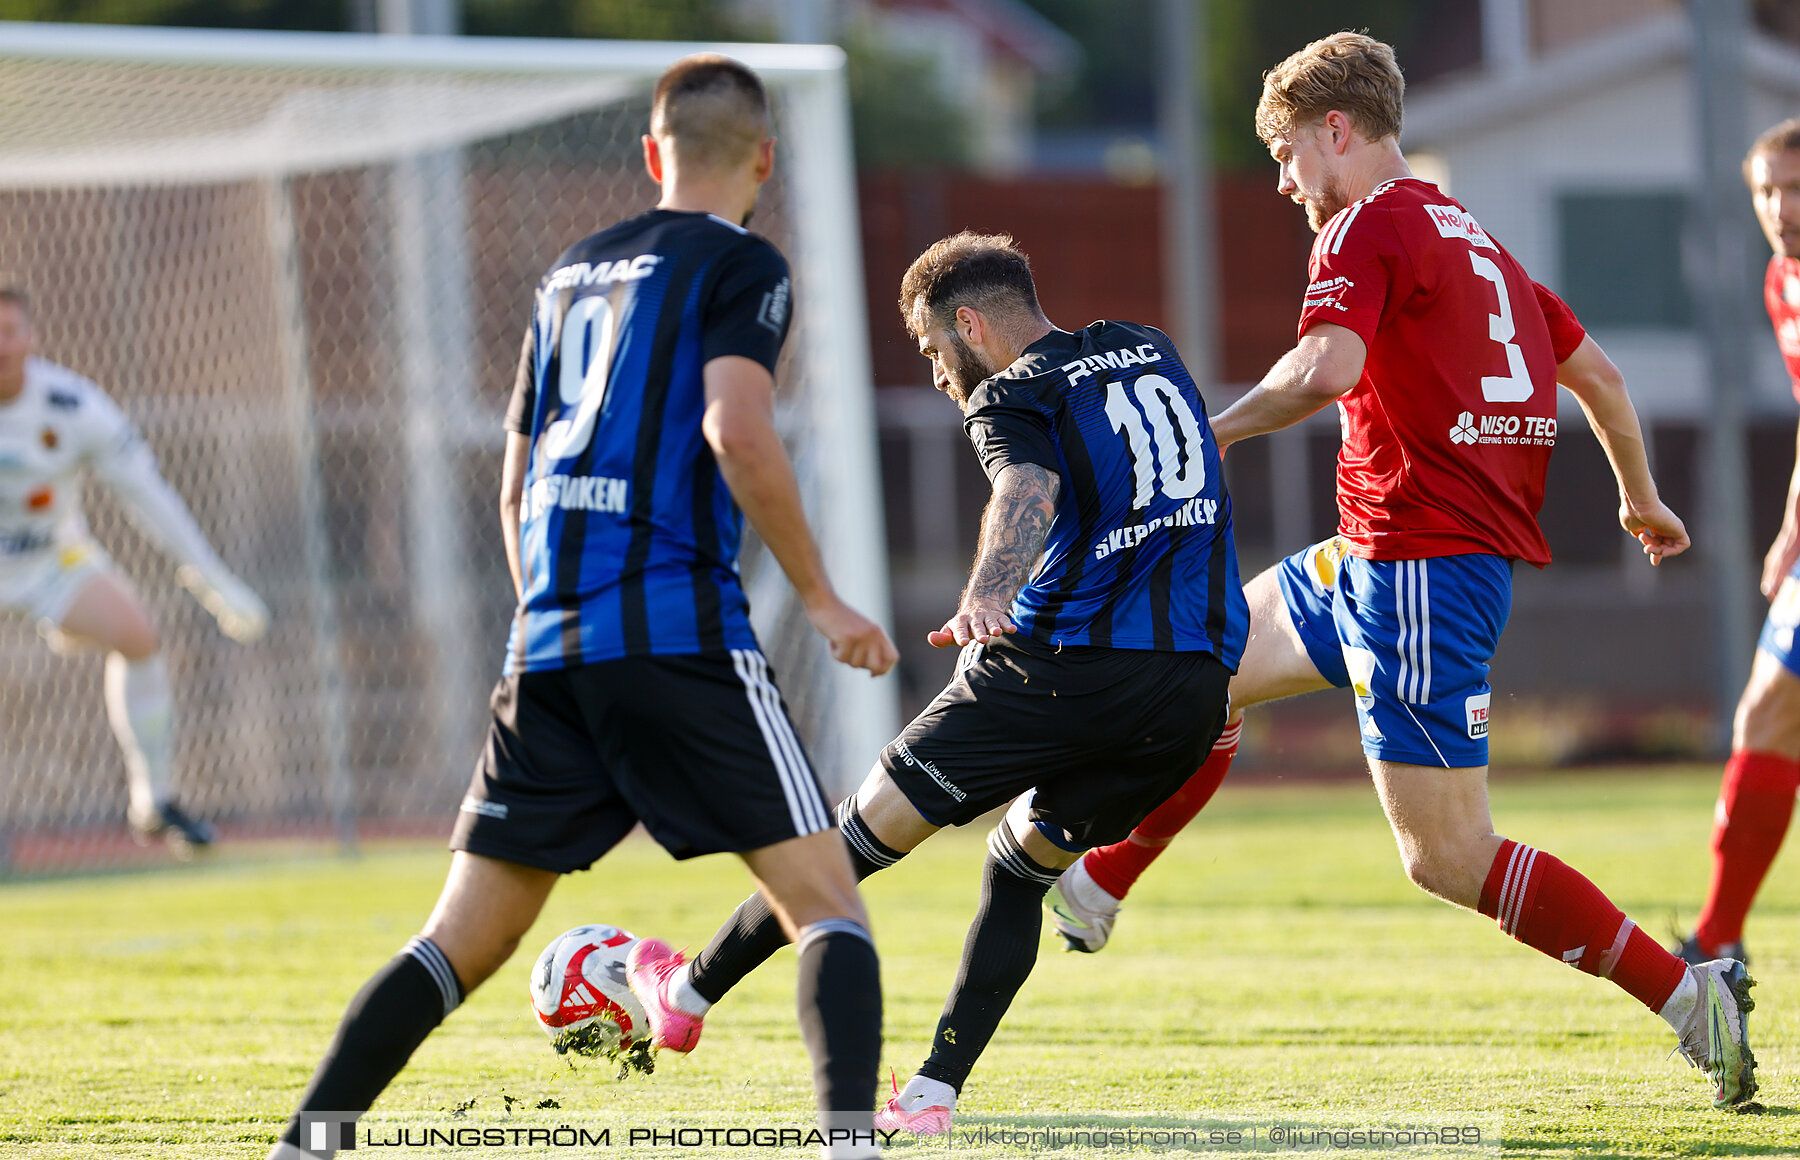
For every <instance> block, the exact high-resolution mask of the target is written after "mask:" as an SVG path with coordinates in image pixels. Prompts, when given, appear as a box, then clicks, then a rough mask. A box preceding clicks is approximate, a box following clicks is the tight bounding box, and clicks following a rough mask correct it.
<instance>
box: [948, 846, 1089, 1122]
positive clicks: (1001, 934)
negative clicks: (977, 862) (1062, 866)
mask: <svg viewBox="0 0 1800 1160" xmlns="http://www.w3.org/2000/svg"><path fill="white" fill-rule="evenodd" d="M1061 873H1062V871H1060V870H1052V869H1049V868H1048V867H1045V866H1040V865H1038V864H1037V863H1036V862H1034V861H1032V859H1031V858H1030V857H1029V856H1028V855H1027V854H1026V853H1025V850H1024V848H1023V847H1022V846H1020V845H1019V840H1018V839H1017V838H1015V837H1014V836H1013V833H1012V830H1011V829H1010V828H1009V827H1008V825H1007V824H1006V822H1004V821H1002V822H1001V823H1000V824H999V825H998V826H997V827H995V829H994V832H993V833H992V834H990V835H988V857H987V863H986V865H985V866H983V868H982V879H981V906H980V907H979V909H977V910H976V912H975V921H974V923H973V924H971V925H970V927H969V936H968V938H967V939H966V940H965V941H964V942H963V955H962V966H961V967H960V968H959V969H958V971H957V973H956V983H955V985H953V986H952V987H951V988H950V998H949V1001H948V1002H946V1003H945V1004H944V1014H943V1015H942V1017H940V1018H939V1019H938V1026H937V1034H935V1035H934V1036H932V1039H931V1056H930V1058H929V1059H927V1060H926V1061H925V1062H924V1063H923V1064H921V1065H920V1067H919V1074H920V1075H922V1076H924V1077H925V1078H926V1079H935V1080H938V1081H940V1082H942V1083H947V1084H949V1085H950V1086H951V1087H952V1088H954V1089H955V1090H956V1091H957V1092H959V1093H960V1092H961V1091H962V1086H963V1081H964V1080H966V1079H968V1078H969V1071H970V1070H971V1069H972V1068H973V1067H974V1066H975V1061H976V1060H977V1059H978V1058H980V1056H981V1052H982V1050H983V1049H984V1048H986V1047H987V1045H988V1040H990V1039H992V1038H993V1036H994V1029H995V1028H996V1027H998V1026H999V1025H1000V1019H1001V1017H1002V1016H1004V1015H1005V1014H1006V1009H1007V1008H1008V1007H1009V1006H1011V1005H1012V1001H1013V996H1014V995H1017V994H1018V993H1019V988H1020V987H1023V986H1024V985H1025V980H1026V979H1027V978H1029V977H1030V976H1031V968H1032V967H1033V966H1034V965H1035V964H1036V963H1037V949H1038V936H1039V934H1040V933H1041V932H1042V930H1043V914H1042V906H1043V901H1044V893H1045V892H1046V891H1047V890H1049V889H1050V887H1051V886H1052V885H1054V884H1055V882H1056V879H1057V878H1058V876H1060V875H1061Z"/></svg>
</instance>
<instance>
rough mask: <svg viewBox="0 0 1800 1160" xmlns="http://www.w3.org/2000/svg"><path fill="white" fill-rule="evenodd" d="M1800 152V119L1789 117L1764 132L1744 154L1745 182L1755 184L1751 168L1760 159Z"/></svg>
mask: <svg viewBox="0 0 1800 1160" xmlns="http://www.w3.org/2000/svg"><path fill="white" fill-rule="evenodd" d="M1796 152H1800V117H1789V118H1788V119H1787V120H1785V121H1783V122H1781V123H1780V124H1778V125H1771V126H1769V127H1768V128H1767V129H1764V130H1763V131H1762V134H1761V135H1760V136H1758V137H1757V138H1756V140H1754V141H1752V142H1751V143H1750V151H1749V152H1748V153H1745V154H1744V180H1745V181H1747V182H1751V183H1752V184H1754V179H1753V178H1752V177H1751V176H1750V167H1751V166H1752V165H1753V164H1755V162H1756V159H1757V158H1758V157H1773V156H1775V155H1777V154H1781V153H1796Z"/></svg>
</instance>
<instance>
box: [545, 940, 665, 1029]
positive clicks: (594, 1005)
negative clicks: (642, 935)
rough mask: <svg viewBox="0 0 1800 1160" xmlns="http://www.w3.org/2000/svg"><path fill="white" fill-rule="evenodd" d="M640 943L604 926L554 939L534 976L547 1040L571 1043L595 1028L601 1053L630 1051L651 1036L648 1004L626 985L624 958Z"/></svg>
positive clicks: (546, 949) (546, 948)
mask: <svg viewBox="0 0 1800 1160" xmlns="http://www.w3.org/2000/svg"><path fill="white" fill-rule="evenodd" d="M636 943H637V936H636V935H634V934H632V933H631V932H630V931H628V930H620V929H619V928H618V927H616V926H601V925H594V926H578V927H576V928H574V929H573V930H566V931H564V932H563V933H561V934H559V935H557V936H556V937H555V938H553V939H551V940H550V945H549V946H547V947H545V948H544V953H543V954H541V955H539V956H538V958H537V965H536V966H535V967H533V968H532V970H531V1008H532V1010H533V1012H535V1013H536V1015H537V1020H538V1026H540V1027H542V1028H543V1029H544V1032H545V1034H547V1035H549V1036H550V1038H551V1039H553V1040H556V1041H558V1042H559V1043H567V1042H568V1037H569V1036H571V1035H572V1034H575V1033H578V1032H581V1031H582V1030H584V1029H585V1028H587V1027H589V1026H590V1025H593V1026H594V1027H595V1029H596V1030H598V1031H599V1032H600V1033H601V1039H602V1043H601V1048H602V1050H611V1049H613V1048H624V1047H630V1046H631V1045H632V1043H633V1042H634V1041H635V1040H638V1039H642V1038H644V1037H645V1036H647V1035H648V1034H649V1033H650V1022H649V1019H648V1017H646V1016H645V1014H644V1007H643V1004H641V1003H639V1002H638V1001H637V996H636V995H633V994H632V993H631V987H630V986H629V985H627V984H626V982H625V956H626V955H627V954H629V953H631V948H632V947H633V946H635V945H636ZM559 1050H561V1048H560V1047H559Z"/></svg>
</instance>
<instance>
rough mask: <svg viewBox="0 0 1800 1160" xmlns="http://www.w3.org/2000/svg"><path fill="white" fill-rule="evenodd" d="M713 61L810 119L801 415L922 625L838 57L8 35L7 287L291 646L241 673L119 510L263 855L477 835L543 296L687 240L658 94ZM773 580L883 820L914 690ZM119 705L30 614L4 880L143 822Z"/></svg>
mask: <svg viewBox="0 0 1800 1160" xmlns="http://www.w3.org/2000/svg"><path fill="white" fill-rule="evenodd" d="M702 50H716V51H720V52H725V53H728V54H729V55H732V56H734V57H736V58H738V59H739V60H742V61H744V62H745V63H746V64H748V65H750V66H751V67H752V68H754V69H756V70H757V72H758V73H760V74H761V75H762V77H763V78H764V80H765V81H766V82H767V84H768V86H769V88H770V91H771V95H772V96H773V98H774V100H775V106H776V121H777V129H776V132H777V136H778V139H779V145H778V147H777V173H776V177H775V179H774V180H773V181H772V182H771V183H770V186H769V187H768V188H767V189H766V190H765V195H764V198H763V201H762V204H761V205H759V208H758V213H757V218H756V221H755V223H754V224H755V227H756V228H758V229H759V230H761V231H763V232H765V233H767V234H769V236H770V237H771V238H772V239H773V240H774V241H775V242H776V243H777V244H778V245H780V246H781V247H782V248H783V250H784V251H785V252H786V253H787V254H788V255H789V258H790V260H791V261H792V263H793V266H794V274H795V277H794V286H795V295H796V316H795V327H794V331H793V335H792V337H791V339H790V341H789V344H788V348H789V349H788V351H787V353H786V355H785V356H784V359H783V364H782V367H781V368H780V372H779V375H778V380H779V383H778V408H779V412H780V414H779V419H780V423H781V427H782V431H783V436H784V438H785V439H786V440H787V442H788V445H789V448H790V451H791V452H792V454H793V456H794V459H795V463H796V468H797V471H798V474H799V476H800V479H801V485H802V491H803V493H804V495H805V499H806V503H807V509H808V514H809V516H810V517H811V519H812V521H813V524H814V527H815V529H816V530H817V532H818V533H819V537H820V540H821V543H822V547H823V549H824V552H825V556H826V564H827V567H828V568H829V570H830V573H831V576H832V578H833V580H834V581H835V582H836V584H837V585H838V588H839V590H840V592H841V593H842V595H843V596H844V597H845V599H847V600H848V601H849V602H850V603H851V604H853V605H854V606H856V607H857V608H859V609H862V610H863V611H865V612H868V613H869V614H871V615H873V616H875V617H876V618H877V619H879V620H881V621H882V622H883V623H890V622H891V614H890V602H889V593H888V571H887V555H886V545H885V536H884V530H883V526H882V503H881V491H880V472H879V460H878V451H877V439H876V427H875V414H874V400H873V389H872V384H871V378H870V370H869V353H868V334H867V324H866V319H865V315H864V295H863V277H862V262H861V245H860V240H859V234H858V222H857V209H856V206H857V202H856V187H855V181H854V174H853V166H852V154H851V141H850V129H849V117H848V106H847V97H846V89H845V83H844V73H843V67H844V57H843V53H842V52H841V51H840V50H839V49H837V48H835V47H832V46H821V45H776V44H719V45H711V44H708V45H701V44H676V43H662V42H596V41H574V40H568V41H564V40H517V39H499V38H474V37H466V38H465V37H383V36H365V35H332V34H310V33H251V32H218V31H194V30H172V29H142V28H116V27H104V26H72V25H52V24H23V23H5V22H0V276H4V277H6V278H9V279H13V280H16V281H17V282H18V283H20V284H21V285H23V287H24V288H25V289H27V290H28V291H29V292H30V293H31V294H32V297H33V304H34V314H35V316H36V320H37V325H38V329H39V332H40V334H41V336H42V340H43V345H44V353H45V355H46V356H48V357H50V358H52V359H53V360H54V361H57V362H62V363H65V364H67V365H69V366H71V367H73V368H74V369H76V370H77V371H80V372H82V373H84V374H87V375H89V376H90V377H92V378H94V379H95V380H96V381H98V382H99V383H100V384H101V386H102V387H104V388H105V389H107V390H108V391H109V392H111V393H112V394H113V396H114V397H115V398H116V399H117V400H118V401H119V403H120V404H121V406H123V407H124V408H125V410H126V413H127V414H128V415H130V416H131V417H132V418H133V419H134V420H135V421H136V422H137V423H138V425H139V427H140V428H141V429H142V430H143V431H144V433H145V435H146V437H147V439H148V440H149V442H150V444H151V446H152V447H153V448H154V449H155V450H156V452H157V454H158V456H159V458H160V460H161V462H162V465H163V469H164V473H165V474H166V475H167V476H168V477H169V479H170V481H171V483H173V484H174V485H175V487H176V489H177V490H178V491H180V492H181V493H182V494H183V495H184V497H186V499H187V500H188V502H189V504H190V505H191V506H192V507H193V508H194V510H195V513H196V515H197V516H198V518H199V519H200V522H201V525H202V527H204V528H205V529H206V530H207V532H208V534H209V535H210V536H211V537H212V539H213V541H214V543H215V544H216V545H217V546H218V548H219V550H220V552H221V554H222V555H223V556H224V557H225V559H226V560H227V562H228V563H230V564H231V565H232V567H233V568H234V569H236V570H238V571H239V573H240V574H241V575H243V576H244V577H245V578H246V579H247V580H248V581H249V582H250V583H251V584H252V586H254V587H257V588H258V589H259V590H261V591H262V592H263V593H264V595H265V597H266V598H267V599H268V601H269V603H270V605H271V608H272V610H273V614H274V620H273V624H272V628H271V632H270V635H269V637H268V639H267V640H266V641H265V642H263V643H261V644H259V645H255V646H251V647H247V648H245V647H239V646H235V645H232V644H231V643H230V642H228V641H224V640H222V639H221V638H220V637H219V635H218V634H217V632H216V631H215V630H214V629H213V627H212V625H211V623H210V621H209V620H207V619H206V618H205V617H204V616H203V615H201V614H200V613H199V612H198V610H197V609H195V608H194V607H193V606H192V604H191V602H189V601H187V600H186V599H185V597H184V596H182V595H181V594H180V593H179V590H178V589H176V588H175V587H174V585H173V584H172V583H170V582H169V575H170V571H171V569H170V566H169V565H168V564H167V563H166V562H165V561H162V560H160V559H159V558H158V557H157V556H156V555H155V553H154V551H153V550H151V549H150V548H149V547H148V546H147V545H146V544H144V543H143V542H142V541H140V540H138V539H137V538H136V536H135V534H134V533H132V532H131V531H129V530H128V529H127V528H126V526H125V525H124V524H123V523H122V522H121V521H120V519H119V518H118V514H117V511H116V510H115V509H114V508H113V507H112V506H111V505H110V503H109V502H108V501H107V500H106V499H105V497H104V495H103V494H96V493H95V492H92V491H90V498H89V501H88V507H89V510H90V513H91V514H92V516H93V522H94V525H95V528H96V532H97V534H98V535H99V537H100V539H101V540H102V542H103V543H104V544H105V545H106V546H107V548H108V549H109V551H111V552H112V553H113V554H114V556H115V557H116V558H117V559H118V560H119V562H120V565H121V567H122V568H123V570H124V571H125V572H126V573H127V574H128V575H130V576H131V577H132V578H133V579H134V580H135V581H136V583H137V584H138V585H139V587H140V588H141V589H142V590H143V592H144V595H145V597H146V602H147V603H148V604H149V606H150V608H151V610H152V613H153V616H154V617H155V619H156V620H157V623H158V625H159V627H160V628H161V629H162V632H163V636H164V639H165V640H166V641H168V644H169V652H170V658H171V664H172V669H173V672H174V675H175V678H176V703H177V711H178V713H179V718H178V724H177V742H176V755H177V769H176V784H177V790H178V792H179V793H180V794H181V795H182V797H183V799H184V800H186V801H188V802H190V803H191V804H192V806H193V807H194V809H195V812H198V813H201V814H204V815H208V816H213V817H216V818H219V819H220V820H221V821H222V822H224V823H225V826H226V832H227V834H228V835H229V834H230V833H231V830H232V827H233V826H234V825H235V826H237V827H239V828H240V829H241V830H243V831H246V832H247V831H251V830H256V829H259V828H273V829H275V830H284V829H290V828H295V827H299V828H305V827H307V826H319V825H322V824H324V823H325V822H326V821H327V820H328V821H329V822H330V823H331V824H333V825H335V826H337V827H338V828H339V829H340V830H341V831H342V832H343V833H344V834H345V835H346V836H349V835H351V834H353V833H354V832H355V831H356V829H357V827H358V826H359V825H364V826H366V825H368V824H371V823H377V822H389V821H392V822H395V823H404V822H405V821H407V820H408V819H417V820H420V821H426V820H429V819H430V818H432V817H436V818H439V819H441V818H442V817H444V816H445V815H446V814H447V813H448V812H449V811H452V810H454V808H455V804H456V802H457V800H458V795H459V792H460V789H461V786H462V784H463V783H464V782H465V781H466V779H467V777H468V774H469V771H470V769H471V768H472V764H473V760H474V755H475V747H476V744H477V743H478V740H479V737H480V735H481V730H482V728H483V727H484V724H485V717H486V694H487V689H488V687H489V686H490V685H491V683H492V681H493V680H494V678H495V676H496V675H497V673H498V670H499V661H500V656H501V651H502V645H503V643H504V631H505V622H506V618H507V616H508V615H509V614H510V612H511V606H512V594H511V590H510V585H509V584H507V583H506V580H505V565H504V560H503V558H500V555H499V540H498V531H497V516H496V514H495V506H494V501H495V497H496V494H497V487H498V466H497V464H498V450H499V447H500V446H501V442H502V439H501V430H500V416H501V412H502V411H503V409H504V406H505V402H506V396H507V393H508V391H509V389H510V382H511V370H512V367H511V363H512V360H513V357H514V355H515V354H516V349H517V341H518V335H519V334H520V333H521V332H522V330H523V327H524V325H525V319H526V313H527V311H528V309H529V302H530V294H531V290H532V287H533V285H534V284H535V281H536V279H537V277H538V275H539V274H541V273H542V271H543V270H544V269H545V268H546V267H547V266H548V264H549V263H550V261H551V260H553V259H554V257H555V256H556V254H557V253H559V252H560V251H561V250H562V248H563V247H565V246H566V245H568V244H569V243H570V242H572V241H574V240H576V239H577V238H579V237H581V236H582V235H584V234H586V233H590V232H592V231H594V230H596V229H599V228H602V227H604V226H606V225H609V224H611V223H612V222H614V221H617V220H619V219H621V218H623V217H626V216H628V215H629V214H631V213H635V212H637V211H639V210H641V209H644V208H648V206H649V205H651V204H653V202H654V199H655V191H654V187H653V186H651V185H650V184H649V182H648V180H647V178H645V177H644V175H643V174H642V164H641V161H640V160H639V156H638V144H637V142H638V134H639V133H641V132H642V131H643V130H644V127H645V121H646V116H647V110H648V94H649V91H650V88H651V86H652V84H653V83H654V81H655V78H656V77H657V76H658V75H659V74H660V73H661V71H662V70H663V69H664V68H665V67H667V66H668V65H669V64H670V63H671V62H673V61H674V60H676V59H678V58H679V57H681V56H683V55H686V54H688V53H691V52H695V51H702ZM744 573H745V577H746V587H747V588H748V590H749V592H750V595H751V601H752V605H753V609H754V613H755V616H756V620H757V627H758V632H759V635H760V636H761V637H762V640H763V643H764V647H765V649H766V650H767V651H768V652H769V654H770V657H771V660H772V662H773V663H774V665H775V667H776V670H777V673H778V675H779V678H780V680H781V683H782V687H783V691H784V692H785V693H786V695H787V697H788V700H789V703H790V705H791V707H792V708H793V710H794V715H795V718H796V721H797V723H798V724H799V725H800V728H801V730H802V733H803V734H804V735H805V736H806V738H807V741H808V742H809V744H810V746H811V748H812V750H813V755H814V759H815V763H816V765H817V766H818V769H819V773H820V776H821V778H822V779H823V780H824V781H825V782H826V785H827V788H828V789H829V790H831V791H833V792H834V793H838V794H841V793H844V792H847V791H848V789H850V788H851V787H852V786H854V785H855V784H856V782H857V781H858V780H859V779H860V777H861V775H862V774H863V772H864V771H865V770H866V769H867V767H868V764H869V762H871V761H872V760H873V759H874V757H875V755H876V753H877V752H878V751H879V749H880V747H881V746H882V745H884V744H885V743H886V742H887V741H888V740H889V739H890V738H891V737H892V735H893V733H894V731H895V729H896V726H897V712H898V697H897V693H896V690H895V683H894V681H892V680H891V679H890V680H882V681H872V680H870V679H869V678H868V676H867V674H864V673H860V672H856V671H853V670H850V669H847V668H844V667H843V666H841V665H836V664H834V663H832V662H831V661H830V659H829V657H828V655H827V654H826V652H825V649H824V647H823V644H822V642H820V641H819V640H818V638H817V637H816V635H815V634H813V633H812V632H811V631H810V629H809V627H808V625H807V623H806V620H805V617H804V615H803V614H802V612H801V610H800V609H799V608H798V605H797V602H796V601H795V599H794V598H793V594H792V591H791V589H790V588H789V587H788V586H787V584H786V581H785V579H784V578H782V577H781V576H780V574H779V569H778V568H777V567H776V566H775V565H774V563H773V561H772V560H771V559H769V558H768V554H767V553H766V551H763V550H762V549H761V548H760V547H754V548H752V549H749V550H747V551H746V553H745V561H744ZM100 704H101V698H100V675H99V664H98V660H97V658H92V657H74V658H63V657H56V656H52V655H51V654H50V653H49V652H48V651H47V650H45V649H44V648H42V646H41V644H40V643H39V642H38V641H37V640H36V639H35V638H34V637H33V634H32V633H31V630H30V626H29V625H26V624H24V623H23V622H22V620H20V618H17V617H10V618H0V769H3V771H4V772H3V773H0V874H4V873H6V872H7V869H8V864H9V860H10V863H11V866H12V869H13V870H15V871H25V872H29V871H31V870H32V869H34V867H35V865H36V863H34V861H33V857H32V856H29V855H27V854H22V853H21V851H28V850H30V849H35V848H37V847H34V846H33V845H32V843H34V842H36V843H39V845H42V843H43V842H44V841H45V838H44V836H45V835H51V836H52V837H54V836H56V835H65V836H66V835H79V834H82V833H86V832H88V831H90V830H92V831H98V830H101V829H104V828H106V827H117V826H119V824H120V822H119V819H120V818H121V817H122V815H123V810H124V787H123V777H122V774H121V766H120V763H119V759H118V757H117V754H116V753H115V752H113V750H112V748H111V741H110V737H109V736H108V735H107V731H106V725H105V721H104V717H103V715H102V713H101V710H100ZM77 844H78V843H77ZM55 846H56V843H55V842H54V841H51V843H50V847H47V848H52V849H53V848H55ZM63 846H64V848H65V854H66V849H67V848H73V847H70V846H69V843H68V842H64V843H63ZM96 848H99V847H96ZM81 857H82V856H80V855H79V854H78V855H75V856H74V862H75V863H76V864H79V863H80V862H81ZM46 858H47V859H48V861H49V862H55V861H56V860H57V858H56V856H55V855H47V856H46ZM95 858H96V859H98V860H104V859H103V858H101V857H100V856H99V855H96V856H95ZM68 860H69V859H68V858H67V857H65V858H64V861H68Z"/></svg>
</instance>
